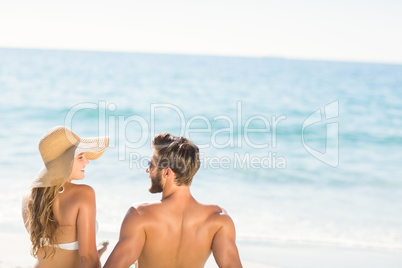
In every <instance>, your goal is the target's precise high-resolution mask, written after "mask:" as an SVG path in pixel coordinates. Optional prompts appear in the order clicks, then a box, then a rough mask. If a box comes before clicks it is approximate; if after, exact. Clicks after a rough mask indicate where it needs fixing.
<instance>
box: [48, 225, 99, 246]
mask: <svg viewBox="0 0 402 268" xmlns="http://www.w3.org/2000/svg"><path fill="white" fill-rule="evenodd" d="M98 229H99V224H98V221H96V227H95V230H96V233H97V232H98ZM45 245H46V246H49V245H48V243H45ZM52 246H53V247H58V248H60V249H64V250H78V249H79V246H78V241H74V242H71V243H63V244H54V245H52Z"/></svg>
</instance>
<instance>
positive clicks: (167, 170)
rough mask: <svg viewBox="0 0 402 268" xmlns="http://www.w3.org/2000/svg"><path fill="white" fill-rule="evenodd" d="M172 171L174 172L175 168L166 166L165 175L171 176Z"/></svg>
mask: <svg viewBox="0 0 402 268" xmlns="http://www.w3.org/2000/svg"><path fill="white" fill-rule="evenodd" d="M172 173H173V170H171V169H170V168H166V169H165V170H164V171H163V176H165V177H169V176H170V175H171V174H172Z"/></svg>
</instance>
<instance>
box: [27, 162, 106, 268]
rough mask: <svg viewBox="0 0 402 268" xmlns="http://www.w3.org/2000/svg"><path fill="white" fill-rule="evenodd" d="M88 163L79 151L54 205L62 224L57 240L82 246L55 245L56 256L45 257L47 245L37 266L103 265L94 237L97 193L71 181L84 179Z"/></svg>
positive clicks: (39, 256) (60, 267)
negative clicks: (64, 246)
mask: <svg viewBox="0 0 402 268" xmlns="http://www.w3.org/2000/svg"><path fill="white" fill-rule="evenodd" d="M80 157H81V158H80ZM86 164H88V160H87V159H86V158H85V155H84V154H79V155H78V156H77V157H76V160H75V161H74V166H73V171H72V174H71V176H70V178H69V180H68V181H67V182H66V183H65V185H64V191H63V193H59V194H57V196H56V199H55V202H54V205H53V213H54V216H55V218H56V220H57V222H58V223H59V226H60V227H59V231H58V233H57V243H58V244H62V243H71V242H74V241H77V240H78V244H79V249H78V250H63V249H58V248H56V253H55V255H54V256H53V257H50V258H46V259H45V258H44V253H45V250H46V249H50V248H49V247H45V248H43V249H40V250H39V251H38V261H37V264H36V265H35V268H39V267H40V268H55V267H57V268H73V267H74V268H78V267H80V268H84V267H85V268H87V267H90V268H99V267H100V262H99V256H98V251H97V248H96V238H95V234H96V231H95V228H96V204H95V192H94V190H93V189H92V188H91V187H90V186H88V185H78V184H73V183H71V180H79V179H83V178H84V172H83V171H82V170H83V169H84V168H85V165H86ZM27 200H28V196H26V197H24V199H23V208H22V214H23V219H24V222H25V223H26V218H27V212H26V205H27ZM26 227H27V226H26ZM104 250H105V249H103V251H104ZM49 252H50V251H49Z"/></svg>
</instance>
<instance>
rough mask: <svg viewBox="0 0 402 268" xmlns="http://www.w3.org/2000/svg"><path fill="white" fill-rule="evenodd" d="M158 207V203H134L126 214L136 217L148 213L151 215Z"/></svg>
mask: <svg viewBox="0 0 402 268" xmlns="http://www.w3.org/2000/svg"><path fill="white" fill-rule="evenodd" d="M160 205H161V202H160V201H155V202H147V203H135V204H133V205H132V206H131V207H130V208H129V210H128V212H127V213H128V214H132V215H136V216H145V215H147V214H149V213H152V212H153V211H154V210H156V209H158V207H160Z"/></svg>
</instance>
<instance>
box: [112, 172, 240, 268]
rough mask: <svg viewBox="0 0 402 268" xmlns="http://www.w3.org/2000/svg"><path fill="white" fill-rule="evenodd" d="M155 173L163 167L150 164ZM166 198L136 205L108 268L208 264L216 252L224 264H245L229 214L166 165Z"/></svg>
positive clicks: (126, 219)
mask: <svg viewBox="0 0 402 268" xmlns="http://www.w3.org/2000/svg"><path fill="white" fill-rule="evenodd" d="M147 172H148V173H149V176H150V178H151V179H153V178H154V177H155V176H156V173H157V168H155V167H154V168H151V170H147ZM161 174H162V180H161V184H162V186H163V192H162V200H161V201H160V202H158V203H153V204H142V205H139V206H137V207H131V208H130V209H129V211H128V212H127V215H126V217H125V218H124V220H123V223H122V226H121V231H120V238H119V242H118V243H117V245H116V247H115V248H114V250H113V252H112V253H111V255H110V256H109V259H108V260H107V262H106V264H105V266H104V267H105V268H120V267H125V268H127V267H129V266H130V265H131V264H133V263H134V262H135V261H136V260H138V267H139V268H155V267H163V268H180V267H182V268H188V267H191V268H197V267H204V265H205V263H206V261H207V260H208V258H209V256H210V254H211V252H213V254H214V257H215V260H216V262H217V264H218V266H219V267H231V268H235V267H242V266H241V262H240V258H239V254H238V250H237V247H236V244H235V236H236V235H235V227H234V224H233V221H232V219H231V218H230V217H229V215H228V214H227V213H226V212H225V211H224V210H223V209H221V208H220V207H218V206H215V205H203V204H201V203H198V202H197V201H196V200H195V199H194V198H193V197H192V195H191V193H190V188H189V187H188V186H178V185H176V183H175V182H174V178H175V174H174V172H173V171H172V170H171V169H170V168H167V169H163V170H162V172H161Z"/></svg>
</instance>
